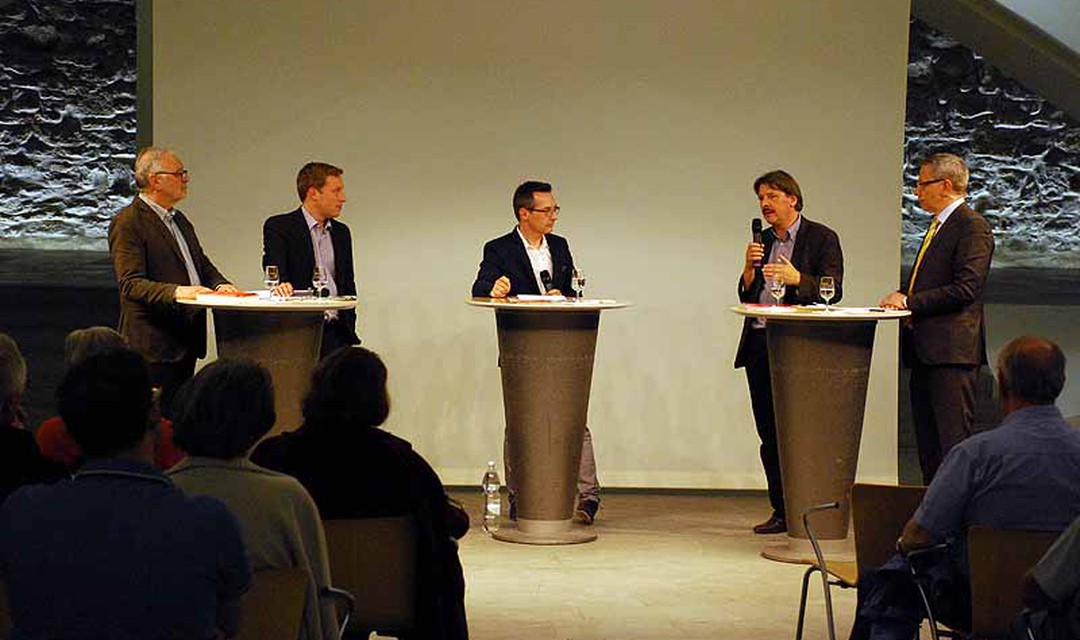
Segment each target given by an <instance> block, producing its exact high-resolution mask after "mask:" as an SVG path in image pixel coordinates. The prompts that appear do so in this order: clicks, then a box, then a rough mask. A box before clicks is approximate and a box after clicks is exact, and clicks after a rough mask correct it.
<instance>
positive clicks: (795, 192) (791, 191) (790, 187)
mask: <svg viewBox="0 0 1080 640" xmlns="http://www.w3.org/2000/svg"><path fill="white" fill-rule="evenodd" d="M762 185H764V186H767V187H772V188H773V189H776V190H777V191H780V192H782V193H784V194H785V195H788V196H791V197H793V198H796V201H795V204H794V205H792V207H793V208H794V209H795V211H802V210H803V197H802V189H800V188H799V183H798V182H797V181H796V180H795V178H794V177H793V176H792V175H791V174H790V173H788V172H787V171H783V170H781V169H776V170H775V171H770V172H768V173H766V174H764V175H762V176H759V177H758V179H757V180H754V195H760V194H761V187H762Z"/></svg>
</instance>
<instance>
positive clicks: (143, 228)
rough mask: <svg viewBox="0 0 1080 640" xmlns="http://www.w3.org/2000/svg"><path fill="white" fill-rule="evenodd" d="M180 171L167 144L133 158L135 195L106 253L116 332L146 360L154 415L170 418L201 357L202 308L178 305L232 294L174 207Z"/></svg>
mask: <svg viewBox="0 0 1080 640" xmlns="http://www.w3.org/2000/svg"><path fill="white" fill-rule="evenodd" d="M188 180H189V177H188V171H187V169H185V168H184V163H183V162H181V161H180V158H178V157H177V156H176V154H175V153H173V152H172V151H170V150H169V149H162V148H156V147H150V148H147V149H143V150H142V151H141V152H139V155H138V156H137V157H136V158H135V185H136V186H137V187H138V188H139V195H138V196H137V197H136V198H135V200H134V202H132V203H131V204H130V205H128V206H126V207H124V208H123V209H121V210H120V212H119V213H117V214H116V217H115V218H113V221H112V223H111V224H110V225H109V253H110V255H111V256H112V261H113V269H114V270H115V272H116V283H117V285H118V286H119V289H120V333H121V335H123V336H124V338H125V339H127V342H128V344H129V345H130V346H131V348H132V349H134V350H135V351H136V352H138V353H139V355H141V356H143V357H144V358H146V360H147V362H148V363H149V364H150V382H151V384H153V385H154V386H155V387H160V388H161V412H162V414H163V415H165V416H169V415H171V410H172V398H173V395H174V394H175V393H176V390H177V389H178V388H179V387H180V385H182V384H183V383H184V382H185V381H187V380H188V378H190V377H191V375H192V374H193V373H194V372H195V361H196V360H198V359H199V358H201V357H203V356H205V355H206V312H205V311H204V310H202V309H196V308H193V307H184V306H181V305H178V304H176V301H177V300H193V299H195V297H196V296H198V295H199V294H200V293H212V292H213V291H214V290H217V291H223V292H235V291H236V287H234V286H233V285H232V284H230V283H229V281H228V280H226V279H225V276H223V275H221V272H220V271H218V270H217V267H215V266H214V263H213V262H211V261H210V258H208V257H207V256H206V254H205V253H203V250H202V245H200V244H199V238H198V236H196V235H195V227H194V226H192V224H191V222H190V221H189V220H188V219H187V217H186V216H185V215H184V214H183V213H182V212H181V211H180V210H178V209H176V208H175V205H176V204H177V203H178V202H180V201H181V200H183V199H184V198H185V197H187V186H188Z"/></svg>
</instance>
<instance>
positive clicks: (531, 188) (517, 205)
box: [514, 180, 551, 220]
mask: <svg viewBox="0 0 1080 640" xmlns="http://www.w3.org/2000/svg"><path fill="white" fill-rule="evenodd" d="M534 193H551V185H550V184H548V183H546V182H539V181H537V180H528V181H526V182H522V183H521V184H520V185H518V188H517V189H514V218H516V219H518V220H520V219H521V210H522V209H525V210H529V209H532V208H533V206H534V205H535V204H536V200H535V199H534V197H533V194H534Z"/></svg>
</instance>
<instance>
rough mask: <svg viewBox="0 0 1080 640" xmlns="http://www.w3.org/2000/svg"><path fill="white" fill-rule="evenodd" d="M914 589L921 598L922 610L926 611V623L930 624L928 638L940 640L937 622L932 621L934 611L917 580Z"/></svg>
mask: <svg viewBox="0 0 1080 640" xmlns="http://www.w3.org/2000/svg"><path fill="white" fill-rule="evenodd" d="M915 588H916V589H918V590H919V597H920V598H922V603H923V609H925V610H926V621H927V622H928V623H929V624H930V637H931V638H932V639H933V640H940V638H939V637H938V628H937V620H935V619H934V610H933V609H932V608H931V607H930V598H928V597H927V595H926V590H925V589H923V587H922V585H921V584H919V581H918V580H916V581H915ZM916 634H918V630H916ZM916 637H917V635H916Z"/></svg>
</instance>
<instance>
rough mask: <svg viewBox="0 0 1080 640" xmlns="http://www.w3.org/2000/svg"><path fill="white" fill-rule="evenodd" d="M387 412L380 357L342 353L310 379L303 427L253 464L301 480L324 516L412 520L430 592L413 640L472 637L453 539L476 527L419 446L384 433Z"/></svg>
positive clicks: (260, 452)
mask: <svg viewBox="0 0 1080 640" xmlns="http://www.w3.org/2000/svg"><path fill="white" fill-rule="evenodd" d="M389 413H390V397H389V395H388V394H387V391H386V366H385V365H384V364H383V362H382V360H380V359H379V356H378V355H376V354H375V353H373V352H371V351H368V350H367V349H364V348H363V347H346V348H343V349H339V350H338V351H335V352H334V353H332V354H330V355H329V356H327V357H326V358H325V359H323V360H322V362H320V363H319V365H318V367H316V369H315V372H314V373H313V375H312V378H311V387H310V389H309V390H308V393H307V395H306V396H305V398H304V401H303V414H304V424H303V426H302V427H300V428H299V429H298V430H296V431H294V432H290V433H284V434H281V435H279V436H277V437H274V438H269V439H267V440H265V441H264V442H263V443H262V444H260V445H259V447H258V448H257V449H256V450H255V452H254V453H253V454H252V459H253V460H256V461H258V462H259V463H260V464H263V465H265V466H267V467H269V468H271V469H277V470H279V471H282V472H284V473H288V474H290V475H293V476H295V477H296V478H297V479H299V480H300V482H301V483H303V485H304V486H305V487H307V489H308V491H310V492H311V495H312V497H313V498H315V502H316V504H318V505H319V510H320V511H321V512H322V514H323V517H324V518H326V519H335V518H370V517H386V516H401V515H408V516H412V517H413V518H414V520H415V521H416V523H417V526H418V533H419V537H420V543H419V546H420V548H419V549H418V550H417V551H418V567H417V571H418V584H419V586H420V588H421V589H422V590H423V592H422V593H421V595H420V596H419V597H418V604H417V606H418V612H417V616H416V617H417V623H418V625H420V627H419V628H418V629H416V633H415V637H416V638H425V639H428V638H438V639H444V640H459V639H462V638H467V637H468V625H467V624H466V620H465V578H464V575H463V573H462V569H461V561H460V560H459V558H458V550H457V542H456V540H455V539H456V538H460V537H462V536H463V535H465V533H466V532H467V531H468V529H469V517H468V515H466V514H465V512H464V511H463V510H462V509H461V508H460V507H459V506H457V505H456V504H454V503H452V502H451V501H450V499H449V498H448V496H447V495H446V491H445V490H444V489H443V485H442V482H441V481H440V480H439V476H438V475H437V474H436V473H435V470H434V469H432V468H431V465H429V464H428V463H427V461H426V460H424V458H423V457H421V456H420V454H418V453H416V451H414V450H413V448H412V445H411V444H409V443H408V442H407V441H405V440H403V439H401V438H398V437H397V436H394V435H392V434H390V433H388V432H386V431H384V430H382V429H380V428H378V427H379V425H381V424H382V423H383V422H385V421H386V418H387V416H388V415H389Z"/></svg>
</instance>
